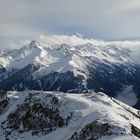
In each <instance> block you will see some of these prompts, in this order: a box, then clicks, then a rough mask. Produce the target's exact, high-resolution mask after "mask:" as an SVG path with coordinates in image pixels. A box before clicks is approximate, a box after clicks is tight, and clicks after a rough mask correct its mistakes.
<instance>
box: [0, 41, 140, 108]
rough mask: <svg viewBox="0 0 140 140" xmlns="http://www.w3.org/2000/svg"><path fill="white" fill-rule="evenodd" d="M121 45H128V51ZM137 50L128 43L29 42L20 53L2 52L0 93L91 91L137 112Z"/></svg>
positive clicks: (139, 88)
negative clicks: (130, 107)
mask: <svg viewBox="0 0 140 140" xmlns="http://www.w3.org/2000/svg"><path fill="white" fill-rule="evenodd" d="M56 41H57V40H56ZM124 43H126V44H127V43H128V44H129V43H130V44H129V45H128V47H127V45H125V46H124ZM138 47H139V46H137V45H136V46H135V47H133V45H131V42H102V41H99V42H96V41H94V40H92V41H87V40H86V39H82V42H81V43H79V42H78V43H73V42H70V41H68V42H67V41H65V42H61V43H56V44H55V45H54V44H53V45H50V44H47V43H41V42H40V43H39V42H37V41H32V42H31V43H29V44H28V45H26V46H23V47H22V48H20V49H15V50H11V51H2V50H1V51H0V89H3V90H7V91H9V90H18V91H23V90H25V89H30V90H43V91H62V92H68V93H70V92H71V93H81V92H90V91H91V90H94V91H95V92H104V93H106V94H107V95H109V96H112V97H115V98H117V99H119V100H121V101H124V102H126V103H127V104H129V105H132V106H134V107H136V108H138V109H140V63H139V60H138V58H137V56H138V50H139V49H136V48H138ZM136 54H137V56H136ZM136 60H137V61H136Z"/></svg>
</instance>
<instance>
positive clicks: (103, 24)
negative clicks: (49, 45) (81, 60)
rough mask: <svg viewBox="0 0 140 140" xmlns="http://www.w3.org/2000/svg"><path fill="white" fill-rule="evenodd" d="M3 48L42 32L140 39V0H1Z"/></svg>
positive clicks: (0, 18)
mask: <svg viewBox="0 0 140 140" xmlns="http://www.w3.org/2000/svg"><path fill="white" fill-rule="evenodd" d="M0 3H1V4H0V37H1V38H0V42H1V44H0V48H4V47H5V46H8V45H9V44H10V43H11V44H13V42H14V43H15V44H16V41H17V42H19V40H22V41H23V40H32V39H35V38H37V37H38V36H40V34H48V33H54V34H75V33H77V32H79V33H81V34H83V35H84V36H85V37H89V38H98V39H105V40H123V39H139V38H140V32H139V30H138V29H140V14H139V13H140V9H139V7H140V1H139V0H117V1H115V0H20V1H19V0H0Z"/></svg>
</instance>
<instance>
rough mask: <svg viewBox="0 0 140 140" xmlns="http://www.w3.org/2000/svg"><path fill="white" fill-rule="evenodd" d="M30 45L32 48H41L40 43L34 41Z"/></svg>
mask: <svg viewBox="0 0 140 140" xmlns="http://www.w3.org/2000/svg"><path fill="white" fill-rule="evenodd" d="M30 45H31V46H32V47H37V46H39V43H38V42H37V41H35V40H33V41H31V42H30Z"/></svg>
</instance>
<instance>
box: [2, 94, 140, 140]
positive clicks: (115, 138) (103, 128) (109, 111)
mask: <svg viewBox="0 0 140 140" xmlns="http://www.w3.org/2000/svg"><path fill="white" fill-rule="evenodd" d="M0 124H1V125H0V139H1V140H16V139H20V140H27V139H28V140H32V139H34V140H50V139H51V140H97V139H98V140H132V139H133V140H139V139H140V111H139V110H136V109H134V108H132V107H130V106H128V105H126V104H124V103H122V102H120V101H118V100H116V99H115V98H112V97H108V96H107V95H105V94H104V93H101V92H99V93H95V92H91V93H81V94H72V93H62V92H42V91H24V92H15V91H12V92H7V93H6V92H3V91H1V92H0Z"/></svg>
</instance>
